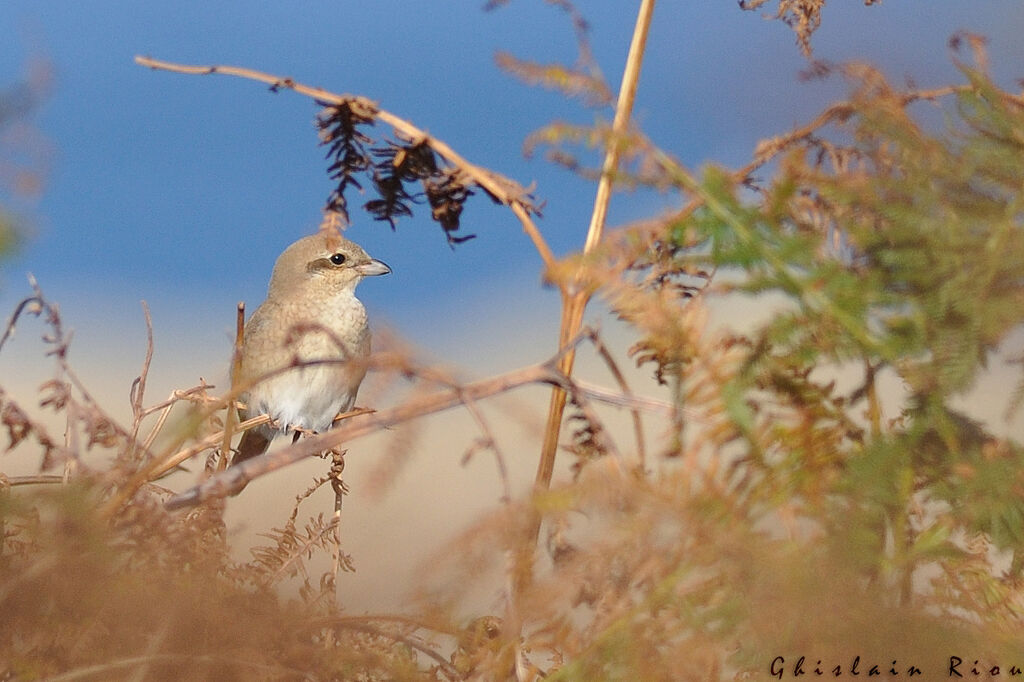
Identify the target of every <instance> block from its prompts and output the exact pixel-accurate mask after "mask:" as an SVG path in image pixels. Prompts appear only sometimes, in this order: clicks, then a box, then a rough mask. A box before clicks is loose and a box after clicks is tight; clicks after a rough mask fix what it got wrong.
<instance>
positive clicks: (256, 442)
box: [231, 428, 273, 466]
mask: <svg viewBox="0 0 1024 682" xmlns="http://www.w3.org/2000/svg"><path fill="white" fill-rule="evenodd" d="M272 437H273V436H268V435H267V434H265V433H264V432H263V429H260V428H255V429H249V430H248V431H246V432H245V433H243V434H242V440H240V441H239V442H238V451H237V452H236V453H235V456H234V457H233V458H231V466H234V465H236V464H239V463H241V462H244V461H245V460H247V459H252V458H253V457H259V456H260V455H262V454H263V453H264V452H266V451H267V448H268V447H270V440H271V438H272Z"/></svg>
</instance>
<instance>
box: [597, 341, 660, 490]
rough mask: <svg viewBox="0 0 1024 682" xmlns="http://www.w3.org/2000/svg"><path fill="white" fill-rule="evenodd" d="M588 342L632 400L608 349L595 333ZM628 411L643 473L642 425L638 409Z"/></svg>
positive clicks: (629, 391)
mask: <svg viewBox="0 0 1024 682" xmlns="http://www.w3.org/2000/svg"><path fill="white" fill-rule="evenodd" d="M590 342H591V343H592V344H594V349H595V350H596V351H597V354H598V356H599V357H600V358H601V359H602V360H604V363H605V365H606V366H607V367H608V370H609V371H610V372H611V373H612V376H613V377H615V381H616V382H617V383H618V384H619V388H620V389H621V390H622V392H623V393H624V394H625V395H626V396H627V397H629V398H632V397H633V391H632V390H630V388H629V384H628V383H627V382H626V377H625V375H624V374H623V373H622V371H621V370H620V369H619V366H618V364H616V362H615V358H613V357H612V354H611V352H609V350H608V347H607V346H605V345H604V342H603V341H602V340H601V337H600V336H599V335H598V333H597V332H596V331H593V332H591V335H590ZM629 411H630V414H631V415H632V417H633V433H634V435H635V436H636V447H637V457H638V459H639V460H640V462H639V467H640V471H643V470H644V466H646V464H645V463H646V461H647V449H646V447H645V446H644V425H643V421H642V420H641V418H640V410H639V409H638V408H636V407H631V408H630V410H629Z"/></svg>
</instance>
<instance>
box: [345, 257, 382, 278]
mask: <svg viewBox="0 0 1024 682" xmlns="http://www.w3.org/2000/svg"><path fill="white" fill-rule="evenodd" d="M354 269H355V271H356V272H358V273H359V274H360V275H362V276H363V277H371V276H373V275H386V274H388V273H389V272H391V268H389V267H388V265H387V263H385V262H384V261H380V260H377V259H376V258H374V259H371V260H370V262H369V263H363V264H361V265H357V266H356V267H355V268H354Z"/></svg>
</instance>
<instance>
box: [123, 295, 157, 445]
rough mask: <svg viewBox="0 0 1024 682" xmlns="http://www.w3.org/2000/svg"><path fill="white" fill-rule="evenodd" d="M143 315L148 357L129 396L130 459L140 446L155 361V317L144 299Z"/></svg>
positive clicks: (143, 362) (133, 383)
mask: <svg viewBox="0 0 1024 682" xmlns="http://www.w3.org/2000/svg"><path fill="white" fill-rule="evenodd" d="M142 316H143V317H144V318H145V320H146V358H145V359H144V360H143V361H142V371H141V372H139V376H138V377H136V379H135V381H133V382H132V387H131V391H130V392H129V397H130V399H131V402H132V434H131V437H130V438H129V439H128V459H129V460H131V459H132V458H134V456H135V452H136V448H137V446H138V437H139V428H140V427H141V426H142V419H143V416H144V415H143V407H142V403H143V400H144V398H145V395H146V379H147V377H149V366H150V363H152V362H153V317H152V316H151V315H150V314H149V306H148V305H146V302H145V301H142Z"/></svg>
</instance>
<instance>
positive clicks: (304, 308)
mask: <svg viewBox="0 0 1024 682" xmlns="http://www.w3.org/2000/svg"><path fill="white" fill-rule="evenodd" d="M390 272H391V268H390V267H388V265H387V264H385V263H384V262H383V261H379V260H377V259H375V258H371V257H370V256H369V254H367V253H366V251H364V250H363V248H362V247H360V246H359V245H358V244H356V243H355V242H352V241H349V240H348V239H345V238H344V237H342V236H341V234H340V233H338V232H337V231H335V230H321V231H320V232H318V233H317V234H313V235H310V236H307V237H303V238H302V239H299V240H298V241H296V242H295V243H293V244H292V245H290V246H289V247H288V248H286V249H285V250H284V252H283V253H282V254H281V255H280V256H279V257H278V259H277V262H276V263H275V264H274V270H273V273H272V274H271V277H270V285H269V287H268V289H267V298H266V300H265V301H263V303H262V304H260V306H259V307H258V308H256V310H255V311H254V312H253V314H252V316H251V317H250V318H249V321H248V322H246V324H245V328H244V330H243V335H242V345H241V353H240V362H239V366H238V373H237V377H236V379H235V381H236V385H238V386H240V387H242V389H243V390H242V392H241V393H240V395H239V398H240V399H241V400H242V402H243V403H244V407H240V409H239V417H240V418H241V419H242V420H245V419H249V418H251V417H256V416H259V415H268V416H270V418H271V419H272V420H273V423H270V424H262V425H259V426H256V427H254V428H251V429H249V430H247V431H245V432H244V433H243V434H242V439H241V441H239V444H238V447H237V449H236V451H235V454H234V456H233V457H232V460H231V465H232V466H235V465H238V464H240V463H242V462H244V461H246V460H248V459H251V458H253V457H257V456H259V455H262V454H263V453H265V452H266V451H267V449H268V448H269V447H270V443H271V441H272V440H273V439H274V437H275V436H276V435H277V434H278V433H287V432H288V431H295V437H296V438H298V436H299V431H297V430H296V429H302V430H305V431H313V432H317V433H322V432H324V431H326V430H328V429H329V428H330V427H331V425H332V424H333V422H334V418H335V417H336V416H337V415H339V414H341V413H344V412H348V411H349V410H350V409H352V406H353V405H354V404H355V400H356V393H357V392H358V391H359V384H360V383H362V381H363V377H364V376H365V375H366V364H365V359H366V358H367V357H368V356H369V354H370V329H369V326H368V324H367V316H366V308H365V307H364V306H363V304H362V302H361V301H360V300H359V299H358V298H356V294H355V291H356V286H357V285H358V284H359V282H361V281H362V280H363V278H364V277H371V276H377V275H386V274H388V273H390Z"/></svg>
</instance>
